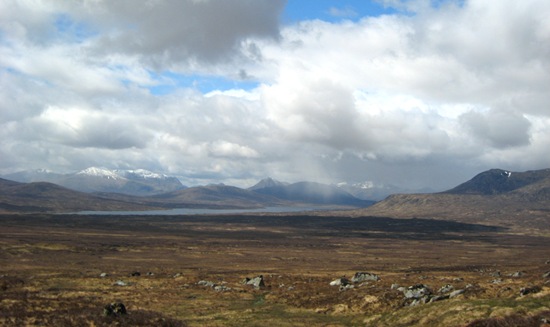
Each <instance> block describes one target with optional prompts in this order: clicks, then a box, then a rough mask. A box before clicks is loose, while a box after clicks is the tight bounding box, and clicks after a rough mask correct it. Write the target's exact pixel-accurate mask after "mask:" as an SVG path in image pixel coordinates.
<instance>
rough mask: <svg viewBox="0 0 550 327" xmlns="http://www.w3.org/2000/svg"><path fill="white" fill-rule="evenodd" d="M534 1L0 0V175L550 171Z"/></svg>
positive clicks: (549, 72) (548, 114) (414, 179)
mask: <svg viewBox="0 0 550 327" xmlns="http://www.w3.org/2000/svg"><path fill="white" fill-rule="evenodd" d="M548 17H550V1H547V0H522V1H517V0H462V1H457V0H439V1H433V0H432V1H430V0H410V1H403V0H372V1H367V0H365V1H363V0H355V1H352V0H349V1H347V0H316V1H313V0H289V1H283V0H230V1H227V0H143V1H134V0H117V1H110V0H82V1H55V0H51V1H48V0H3V1H1V2H0V174H9V173H13V172H16V171H21V170H30V169H48V170H51V171H54V172H59V173H70V172H75V171H79V170H82V169H85V168H87V167H91V166H96V167H104V168H108V169H138V168H141V169H148V170H151V171H154V172H158V173H165V174H169V175H172V176H177V177H178V178H180V180H181V181H182V183H184V184H185V185H188V186H192V185H204V184H209V183H225V184H229V185H235V186H241V187H246V186H251V185H253V184H254V183H255V182H257V181H258V180H259V179H262V178H265V177H267V176H270V177H272V178H275V179H278V180H281V181H286V182H297V181H303V180H308V181H316V182H321V183H339V182H348V183H355V182H363V181H371V182H373V183H375V184H378V185H381V184H385V185H395V186H398V187H401V188H409V189H422V188H430V189H433V190H444V189H448V188H451V187H453V186H455V185H457V184H459V183H461V182H464V181H466V180H468V179H470V178H471V177H473V176H474V175H475V174H477V173H479V172H482V171H484V170H487V169H491V168H502V169H507V170H512V171H525V170H533V169H542V168H549V167H550V155H549V152H548V149H549V148H550V20H549V19H548Z"/></svg>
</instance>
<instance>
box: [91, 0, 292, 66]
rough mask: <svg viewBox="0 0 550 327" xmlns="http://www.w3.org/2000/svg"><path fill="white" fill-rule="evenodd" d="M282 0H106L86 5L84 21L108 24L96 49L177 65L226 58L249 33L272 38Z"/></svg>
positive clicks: (225, 59) (275, 34) (226, 59)
mask: <svg viewBox="0 0 550 327" xmlns="http://www.w3.org/2000/svg"><path fill="white" fill-rule="evenodd" d="M285 2H286V1H282V0H238V1H219V0H200V1H196V0H159V1H148V2H141V3H139V4H138V3H136V2H135V1H132V0H122V1H105V2H102V3H101V4H100V5H98V8H89V9H90V10H91V12H90V16H88V19H90V20H94V21H96V22H99V23H100V24H102V25H100V26H101V27H103V28H106V27H108V28H109V33H108V34H105V35H102V36H101V37H100V38H99V40H98V43H97V44H96V50H97V51H100V52H105V53H113V52H118V53H122V54H126V55H135V56H138V57H140V58H142V59H143V60H144V61H145V62H151V63H153V64H155V65H157V66H158V67H159V68H162V69H169V68H170V67H172V66H173V65H174V64H178V63H193V62H214V63H215V62H220V61H228V60H231V58H232V57H233V56H234V55H235V54H237V53H238V52H239V51H240V47H241V42H242V41H244V40H246V39H247V38H250V37H259V38H270V39H277V38H278V37H279V15H280V14H281V12H282V10H283V7H284V4H285ZM81 14H82V13H81ZM96 15H97V16H98V17H95V16H96ZM255 51H256V52H257V51H258V49H257V48H255Z"/></svg>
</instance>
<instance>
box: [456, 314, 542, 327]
mask: <svg viewBox="0 0 550 327" xmlns="http://www.w3.org/2000/svg"><path fill="white" fill-rule="evenodd" d="M518 326H522V327H541V326H550V311H545V312H541V313H539V314H537V315H532V316H526V315H521V314H512V315H509V316H506V317H496V318H487V319H478V320H475V321H473V322H471V323H469V324H468V325H467V326H466V327H518Z"/></svg>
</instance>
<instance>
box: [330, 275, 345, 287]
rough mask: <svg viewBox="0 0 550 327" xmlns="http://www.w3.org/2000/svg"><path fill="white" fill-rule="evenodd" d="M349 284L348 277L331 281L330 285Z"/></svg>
mask: <svg viewBox="0 0 550 327" xmlns="http://www.w3.org/2000/svg"><path fill="white" fill-rule="evenodd" d="M349 284H350V282H349V279H347V278H346V277H342V278H337V279H335V280H333V281H332V282H330V283H329V285H330V286H347V285H349Z"/></svg>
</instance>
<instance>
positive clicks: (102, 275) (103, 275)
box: [99, 273, 109, 278]
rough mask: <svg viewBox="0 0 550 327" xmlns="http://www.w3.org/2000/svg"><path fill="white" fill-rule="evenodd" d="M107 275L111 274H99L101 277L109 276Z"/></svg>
mask: <svg viewBox="0 0 550 327" xmlns="http://www.w3.org/2000/svg"><path fill="white" fill-rule="evenodd" d="M107 276H109V275H107V273H101V274H99V277H101V278H105V277H107Z"/></svg>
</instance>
